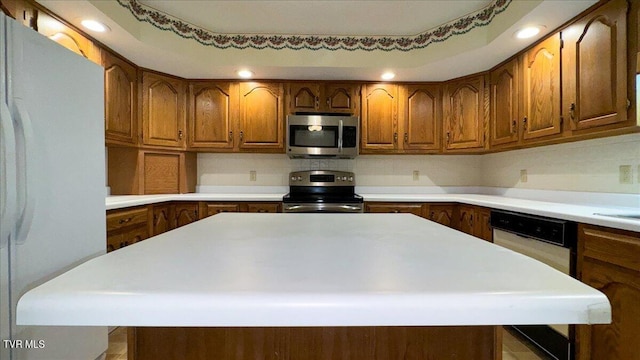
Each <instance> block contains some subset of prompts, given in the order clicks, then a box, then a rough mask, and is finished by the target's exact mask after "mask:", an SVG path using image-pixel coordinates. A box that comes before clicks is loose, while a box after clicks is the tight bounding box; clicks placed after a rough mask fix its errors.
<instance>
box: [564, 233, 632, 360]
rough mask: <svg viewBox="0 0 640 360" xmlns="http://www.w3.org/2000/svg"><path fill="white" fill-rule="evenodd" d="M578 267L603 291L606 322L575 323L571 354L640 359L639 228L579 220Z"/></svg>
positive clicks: (594, 359)
mask: <svg viewBox="0 0 640 360" xmlns="http://www.w3.org/2000/svg"><path fill="white" fill-rule="evenodd" d="M578 272H579V273H578V274H579V276H580V280H581V281H582V282H584V283H585V284H587V285H589V286H592V287H594V288H596V289H598V290H600V291H602V292H603V293H604V294H605V295H607V298H609V301H610V302H611V313H612V323H611V324H609V325H591V326H588V325H578V326H576V340H577V356H576V359H578V360H599V359H607V360H640V351H638V346H639V345H638V344H640V306H638V305H639V304H640V233H636V232H630V231H622V230H614V229H607V228H602V227H597V226H591V225H583V224H580V225H579V228H578Z"/></svg>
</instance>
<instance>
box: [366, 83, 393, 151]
mask: <svg viewBox="0 0 640 360" xmlns="http://www.w3.org/2000/svg"><path fill="white" fill-rule="evenodd" d="M362 93H363V95H362V120H361V123H362V132H361V139H362V140H361V141H362V146H361V149H362V150H363V151H366V150H391V151H392V152H393V150H396V149H397V148H398V127H397V120H398V119H397V118H398V86H397V85H392V84H370V85H364V86H363V87H362Z"/></svg>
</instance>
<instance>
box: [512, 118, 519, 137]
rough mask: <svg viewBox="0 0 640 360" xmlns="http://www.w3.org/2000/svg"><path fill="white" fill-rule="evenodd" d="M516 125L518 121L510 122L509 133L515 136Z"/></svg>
mask: <svg viewBox="0 0 640 360" xmlns="http://www.w3.org/2000/svg"><path fill="white" fill-rule="evenodd" d="M517 124H518V121H516V120H515V119H514V120H513V121H512V122H511V133H512V134H515V133H516V126H517Z"/></svg>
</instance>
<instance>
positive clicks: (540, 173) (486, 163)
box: [480, 134, 640, 194]
mask: <svg viewBox="0 0 640 360" xmlns="http://www.w3.org/2000/svg"><path fill="white" fill-rule="evenodd" d="M620 165H631V169H632V171H633V183H632V184H620V177H619V167H620ZM639 166H640V134H630V135H622V136H615V137H607V138H601V139H594V140H586V141H578V142H572V143H566V144H558V145H549V146H542V147H536V148H530V149H522V150H513V151H507V152H502V153H495V154H487V155H483V156H482V181H481V183H480V185H482V186H487V187H501V188H520V189H542V190H563V191H583V192H604V193H626V194H640V178H639V176H640V174H639V170H640V169H639V168H638V167H639ZM520 170H526V171H527V182H522V181H520Z"/></svg>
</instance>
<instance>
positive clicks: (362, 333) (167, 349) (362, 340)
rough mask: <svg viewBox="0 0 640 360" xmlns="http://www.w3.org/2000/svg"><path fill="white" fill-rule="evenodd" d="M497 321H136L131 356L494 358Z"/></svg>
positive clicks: (145, 359) (191, 359)
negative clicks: (151, 323)
mask: <svg viewBox="0 0 640 360" xmlns="http://www.w3.org/2000/svg"><path fill="white" fill-rule="evenodd" d="M496 329H497V330H499V327H495V326H432V327H423V326H393V327H386V326H379V327H371V326H358V327H349V326H344V327H251V328H249V327H233V328H230V327H227V328H224V327H212V328H202V327H200V328H198V327H189V328H184V327H182V328H181V327H162V328H160V327H137V328H129V336H128V353H129V355H128V356H129V359H132V360H151V359H153V360H156V359H183V360H195V359H216V360H255V359H270V360H275V359H295V360H338V359H340V360H363V359H367V360H389V359H415V360H422V359H424V360H427V359H438V360H453V359H473V360H496V359H500V358H501V355H502V349H501V347H502V346H501V340H500V338H499V335H498V334H499V331H496Z"/></svg>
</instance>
